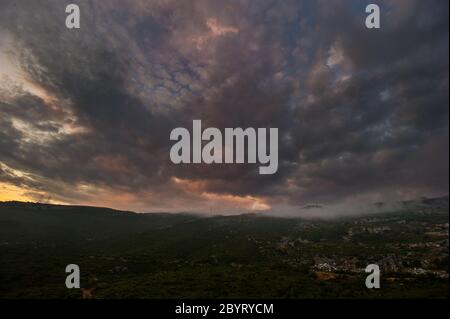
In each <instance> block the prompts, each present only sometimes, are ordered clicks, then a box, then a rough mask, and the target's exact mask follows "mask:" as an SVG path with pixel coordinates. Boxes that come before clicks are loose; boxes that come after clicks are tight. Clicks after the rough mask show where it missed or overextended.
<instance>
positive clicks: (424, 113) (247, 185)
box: [0, 0, 449, 213]
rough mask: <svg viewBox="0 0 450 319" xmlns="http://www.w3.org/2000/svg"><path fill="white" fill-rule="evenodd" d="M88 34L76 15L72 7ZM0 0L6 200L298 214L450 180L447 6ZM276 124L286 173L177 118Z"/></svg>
mask: <svg viewBox="0 0 450 319" xmlns="http://www.w3.org/2000/svg"><path fill="white" fill-rule="evenodd" d="M72 2H75V3H77V4H79V5H80V9H81V29H79V30H75V29H74V30H69V29H67V28H66V27H65V19H66V14H65V7H66V5H67V4H69V3H72ZM368 3H370V1H359V0H355V1H343V0H342V1H338V0H333V1H330V0H326V1H325V0H323V1H313V0H304V1H300V0H299V1H297V0H292V1H290V0H283V1H273V0H271V1H269V0H267V1H266V0H262V1H259V0H258V1H244V0H236V1H226V2H224V1H211V0H196V1H174V0H173V1H172V0H154V1H144V0H125V1H119V0H107V1H87V0H86V1H70V2H67V3H66V1H60V0H58V1H56V0H45V1H44V0H43V1H33V2H28V1H27V2H26V3H25V2H22V1H12V0H0V194H1V195H0V200H5V199H20V200H26V199H30V200H36V199H42V198H47V197H51V200H52V201H54V202H62V203H81V204H92V205H104V206H111V207H115V208H122V209H131V210H138V211H158V210H164V211H200V212H207V213H210V212H220V213H223V212H227V213H229V212H234V213H240V212H243V211H249V210H272V211H273V212H274V213H276V212H277V209H278V208H279V209H280V212H281V211H285V210H289V211H295V209H296V207H301V206H303V205H305V204H307V203H310V202H321V203H330V204H336V203H344V202H345V203H348V202H352V201H355V202H356V201H358V202H359V201H362V200H364V201H377V200H391V199H404V198H413V197H418V196H434V195H442V194H447V193H448V184H449V180H448V178H449V171H448V160H449V143H448V141H449V137H448V105H449V96H448V95H449V93H448V92H449V82H448V68H449V63H448V53H449V47H448V27H449V25H448V9H449V8H448V2H447V1H439V0H430V1H419V0H407V1H403V0H402V1H399V0H397V1H390V0H384V1H379V3H380V6H381V9H382V26H381V29H379V30H373V29H372V30H369V29H366V27H365V25H364V20H365V6H366V5H367V4H368ZM193 119H200V120H202V124H203V125H204V126H214V127H217V128H220V129H223V128H225V127H243V128H246V127H277V128H279V135H280V141H279V142H280V145H279V151H280V153H279V155H280V159H279V169H278V172H277V174H274V175H259V174H258V170H257V167H256V166H255V165H249V164H239V165H237V164H236V165H232V164H223V165H206V164H193V165H174V164H173V163H172V162H171V161H170V158H169V150H170V147H171V145H172V144H171V141H170V140H169V135H170V131H171V130H172V129H173V128H175V127H179V126H183V127H191V125H192V120H193Z"/></svg>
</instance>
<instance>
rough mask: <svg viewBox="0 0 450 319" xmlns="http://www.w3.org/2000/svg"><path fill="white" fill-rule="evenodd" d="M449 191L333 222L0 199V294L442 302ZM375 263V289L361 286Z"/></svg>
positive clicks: (4, 295)
mask: <svg viewBox="0 0 450 319" xmlns="http://www.w3.org/2000/svg"><path fill="white" fill-rule="evenodd" d="M448 220H449V213H448V197H446V198H441V199H433V200H422V201H417V202H408V203H403V204H402V206H401V208H400V209H398V210H397V211H396V212H391V213H383V214H376V215H365V216H360V217H353V218H342V219H335V220H329V221H325V220H302V219H287V218H272V217H264V216H258V215H241V216H228V217H223V216H219V217H211V218H201V217H196V216H193V215H183V214H179V215H170V214H146V215H144V214H134V213H127V212H117V211H114V210H110V209H102V208H92V207H69V206H53V205H45V204H32V203H17V202H11V203H0V261H1V263H0V297H2V298H30V297H31V298H81V296H82V292H83V291H82V290H76V289H72V290H69V289H67V288H66V287H65V277H66V273H65V266H66V265H67V264H72V263H74V264H78V265H79V266H80V268H81V278H82V279H81V285H82V288H84V295H85V297H93V298H233V297H242V298H254V297H255V298H256V297H257V298H263V297H264V298H271V297H274V298H440V297H448V238H449V237H448ZM370 263H377V264H378V265H379V266H380V268H381V271H382V277H381V289H378V290H375V289H373V290H369V289H367V288H366V287H365V284H364V282H365V277H366V275H367V274H366V273H365V272H364V268H365V267H366V266H367V265H368V264H370Z"/></svg>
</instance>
